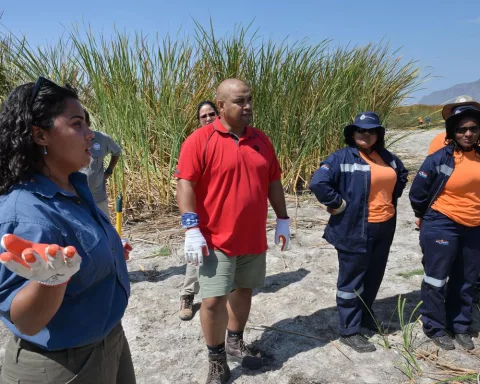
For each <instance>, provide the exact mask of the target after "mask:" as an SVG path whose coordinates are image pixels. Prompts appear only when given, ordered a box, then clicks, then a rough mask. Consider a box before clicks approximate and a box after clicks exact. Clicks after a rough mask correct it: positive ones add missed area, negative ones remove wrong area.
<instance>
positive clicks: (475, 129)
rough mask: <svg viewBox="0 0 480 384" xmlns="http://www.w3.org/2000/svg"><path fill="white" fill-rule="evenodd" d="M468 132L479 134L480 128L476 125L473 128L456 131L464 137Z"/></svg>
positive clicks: (461, 128) (462, 128)
mask: <svg viewBox="0 0 480 384" xmlns="http://www.w3.org/2000/svg"><path fill="white" fill-rule="evenodd" d="M467 131H470V132H472V133H479V132H480V126H478V125H474V126H473V127H460V128H457V129H456V130H455V132H456V133H459V134H461V135H464V134H465V133H467Z"/></svg>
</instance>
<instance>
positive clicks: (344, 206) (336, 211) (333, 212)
mask: <svg viewBox="0 0 480 384" xmlns="http://www.w3.org/2000/svg"><path fill="white" fill-rule="evenodd" d="M345 209H347V202H346V201H345V200H343V199H342V205H340V207H338V208H336V209H332V208H327V212H328V213H330V214H331V215H338V214H340V213H342V212H343V211H345Z"/></svg>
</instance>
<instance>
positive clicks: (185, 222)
mask: <svg viewBox="0 0 480 384" xmlns="http://www.w3.org/2000/svg"><path fill="white" fill-rule="evenodd" d="M199 222H200V220H199V219H198V215H197V214H196V213H194V212H185V213H184V214H183V215H182V228H185V229H187V228H192V227H198V224H199Z"/></svg>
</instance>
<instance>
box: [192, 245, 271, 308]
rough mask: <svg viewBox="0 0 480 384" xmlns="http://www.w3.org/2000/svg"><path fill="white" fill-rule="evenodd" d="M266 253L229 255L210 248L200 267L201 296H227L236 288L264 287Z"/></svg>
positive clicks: (203, 297) (205, 297)
mask: <svg viewBox="0 0 480 384" xmlns="http://www.w3.org/2000/svg"><path fill="white" fill-rule="evenodd" d="M266 260H267V258H266V253H261V254H259V255H244V256H234V257H228V256H227V255H225V254H224V253H223V252H221V251H218V250H213V249H210V254H209V255H208V256H207V257H204V258H203V265H202V266H201V267H200V268H199V269H198V282H199V283H200V296H201V297H202V299H207V298H209V297H218V296H225V295H227V294H229V293H230V292H232V291H233V290H234V289H235V288H262V287H263V286H264V285H265V274H266V269H267V265H266V264H267V262H266Z"/></svg>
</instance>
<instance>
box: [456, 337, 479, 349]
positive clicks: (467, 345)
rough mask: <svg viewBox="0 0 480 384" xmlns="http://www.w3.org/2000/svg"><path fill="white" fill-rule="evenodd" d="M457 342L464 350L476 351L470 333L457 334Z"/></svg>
mask: <svg viewBox="0 0 480 384" xmlns="http://www.w3.org/2000/svg"><path fill="white" fill-rule="evenodd" d="M455 340H456V341H457V343H458V344H460V345H461V346H462V348H464V349H466V350H467V351H471V350H472V349H475V345H474V344H473V340H472V336H470V335H469V334H468V333H456V334H455Z"/></svg>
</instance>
